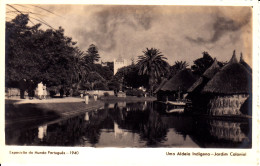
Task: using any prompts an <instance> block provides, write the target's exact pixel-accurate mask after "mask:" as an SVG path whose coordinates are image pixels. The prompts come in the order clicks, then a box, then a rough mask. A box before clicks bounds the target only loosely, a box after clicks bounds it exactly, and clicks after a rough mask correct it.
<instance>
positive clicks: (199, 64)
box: [191, 51, 214, 76]
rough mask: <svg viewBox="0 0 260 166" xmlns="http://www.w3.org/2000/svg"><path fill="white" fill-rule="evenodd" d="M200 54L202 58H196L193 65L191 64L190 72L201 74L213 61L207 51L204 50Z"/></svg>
mask: <svg viewBox="0 0 260 166" xmlns="http://www.w3.org/2000/svg"><path fill="white" fill-rule="evenodd" d="M202 56H203V57H202V58H199V59H196V60H195V61H194V65H192V66H191V69H192V72H193V73H194V74H195V75H198V76H201V75H202V74H203V73H204V72H205V71H206V70H207V69H208V68H209V67H210V66H211V65H212V63H213V61H214V60H213V58H212V57H211V56H210V55H209V53H208V52H205V51H204V52H203V53H202Z"/></svg>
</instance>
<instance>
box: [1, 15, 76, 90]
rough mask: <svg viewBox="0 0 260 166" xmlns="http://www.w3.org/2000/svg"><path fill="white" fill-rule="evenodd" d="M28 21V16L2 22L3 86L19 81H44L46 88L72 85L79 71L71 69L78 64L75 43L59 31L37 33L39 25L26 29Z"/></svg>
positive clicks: (62, 30) (48, 30)
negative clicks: (3, 29)
mask: <svg viewBox="0 0 260 166" xmlns="http://www.w3.org/2000/svg"><path fill="white" fill-rule="evenodd" d="M28 21H29V18H28V15H24V14H21V15H18V16H17V17H16V18H14V19H13V20H12V21H10V22H6V48H5V50H6V54H5V58H6V62H5V63H6V74H5V76H6V83H7V86H12V85H15V83H16V82H17V81H19V80H20V79H22V78H25V79H33V80H35V81H45V82H46V83H47V84H48V85H49V86H50V85H61V84H63V85H64V84H65V85H66V84H71V83H72V82H73V81H76V80H77V78H76V77H78V74H79V70H81V69H80V68H75V66H77V65H79V63H80V61H81V57H80V52H79V51H77V49H76V48H75V44H76V43H75V42H73V41H72V38H70V37H66V36H64V29H62V28H61V27H59V29H57V30H54V29H47V30H41V29H39V27H40V26H41V24H36V25H34V26H28V25H27V24H28ZM77 54H78V55H77ZM76 55H77V56H76ZM77 70H78V71H77ZM75 73H78V74H75Z"/></svg>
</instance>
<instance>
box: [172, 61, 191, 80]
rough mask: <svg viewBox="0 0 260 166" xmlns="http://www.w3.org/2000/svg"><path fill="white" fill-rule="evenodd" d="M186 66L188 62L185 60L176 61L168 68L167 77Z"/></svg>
mask: <svg viewBox="0 0 260 166" xmlns="http://www.w3.org/2000/svg"><path fill="white" fill-rule="evenodd" d="M188 66H189V64H188V63H187V62H186V61H176V62H175V64H174V65H172V66H171V67H170V69H169V74H168V75H169V77H172V76H174V75H175V74H177V73H178V72H179V71H181V70H184V69H186V68H187V67H188Z"/></svg>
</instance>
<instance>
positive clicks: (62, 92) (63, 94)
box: [60, 87, 64, 98]
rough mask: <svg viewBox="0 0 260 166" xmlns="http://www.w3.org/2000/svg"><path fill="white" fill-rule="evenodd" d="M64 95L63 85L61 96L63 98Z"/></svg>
mask: <svg viewBox="0 0 260 166" xmlns="http://www.w3.org/2000/svg"><path fill="white" fill-rule="evenodd" d="M63 95H64V90H63V88H62V87H61V88H60V97H61V98H63Z"/></svg>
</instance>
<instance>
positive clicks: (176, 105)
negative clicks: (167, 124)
mask: <svg viewBox="0 0 260 166" xmlns="http://www.w3.org/2000/svg"><path fill="white" fill-rule="evenodd" d="M166 105H167V107H166V113H183V112H184V108H185V106H186V103H185V102H183V101H167V102H166Z"/></svg>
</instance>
